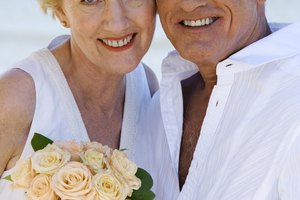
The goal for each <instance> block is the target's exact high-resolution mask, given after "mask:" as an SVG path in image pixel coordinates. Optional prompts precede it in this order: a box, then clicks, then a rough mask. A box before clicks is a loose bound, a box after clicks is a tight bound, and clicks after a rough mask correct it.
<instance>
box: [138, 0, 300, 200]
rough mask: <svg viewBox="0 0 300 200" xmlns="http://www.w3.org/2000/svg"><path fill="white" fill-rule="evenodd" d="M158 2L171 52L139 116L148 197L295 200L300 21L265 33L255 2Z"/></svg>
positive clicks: (298, 190)
mask: <svg viewBox="0 0 300 200" xmlns="http://www.w3.org/2000/svg"><path fill="white" fill-rule="evenodd" d="M157 7H158V13H159V15H160V19H161V23H162V26H163V28H164V30H165V32H166V34H167V36H168V38H169V39H170V41H171V42H172V44H173V45H174V47H175V48H176V50H177V51H178V52H179V54H180V55H179V54H178V53H177V52H172V53H170V54H169V56H168V57H167V58H166V59H165V60H164V62H163V65H162V73H163V75H162V81H161V89H160V92H159V93H157V94H156V95H155V97H154V98H153V100H152V102H151V104H150V106H149V109H148V112H147V115H146V117H145V118H144V119H142V120H141V124H140V138H139V144H138V145H139V146H138V148H137V156H138V159H137V162H138V163H140V164H141V165H142V166H143V167H145V168H146V169H148V170H149V171H150V172H151V173H152V176H153V178H154V189H155V191H156V196H157V198H156V199H158V200H174V199H180V200H225V199H226V200H238V199H239V200H245V199H251V200H254V199H255V200H276V199H282V200H296V199H300V42H299V39H298V38H299V37H300V24H299V23H298V24H294V25H290V26H288V27H286V28H283V29H282V30H279V31H277V32H274V33H271V30H270V28H269V25H268V23H267V20H266V17H265V8H264V7H265V2H264V0H158V1H157ZM183 58H185V59H186V60H185V59H183ZM187 60H189V61H191V62H189V61H187Z"/></svg>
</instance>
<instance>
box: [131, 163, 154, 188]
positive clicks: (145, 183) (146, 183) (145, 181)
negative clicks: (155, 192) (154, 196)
mask: <svg viewBox="0 0 300 200" xmlns="http://www.w3.org/2000/svg"><path fill="white" fill-rule="evenodd" d="M135 175H136V176H137V177H138V178H139V179H140V180H141V181H142V186H141V187H140V188H139V189H138V190H137V191H140V192H141V191H149V190H150V189H151V188H152V186H153V179H152V177H151V175H150V174H149V173H148V172H147V171H146V170H144V169H142V168H138V170H137V172H136V174H135Z"/></svg>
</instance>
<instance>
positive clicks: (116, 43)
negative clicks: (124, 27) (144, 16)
mask: <svg viewBox="0 0 300 200" xmlns="http://www.w3.org/2000/svg"><path fill="white" fill-rule="evenodd" d="M132 38H133V35H129V36H127V37H126V38H124V39H121V40H108V39H101V41H102V42H103V43H105V44H106V45H108V46H110V47H123V46H125V45H127V44H128V43H129V42H130V41H131V40H132Z"/></svg>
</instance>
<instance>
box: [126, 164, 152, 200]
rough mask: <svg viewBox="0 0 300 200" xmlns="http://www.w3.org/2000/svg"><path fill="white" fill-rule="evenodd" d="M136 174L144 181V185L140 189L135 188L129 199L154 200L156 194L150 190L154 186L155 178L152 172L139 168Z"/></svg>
mask: <svg viewBox="0 0 300 200" xmlns="http://www.w3.org/2000/svg"><path fill="white" fill-rule="evenodd" d="M135 175H136V176H137V177H138V178H139V179H140V180H141V181H142V186H141V187H140V188H139V189H138V190H134V191H133V193H132V196H131V197H130V198H128V199H131V200H153V199H154V198H155V194H154V193H153V192H152V191H150V189H151V188H152V186H153V180H152V177H151V176H150V174H149V173H148V172H147V171H145V170H144V169H142V168H138V170H137V172H136V174H135Z"/></svg>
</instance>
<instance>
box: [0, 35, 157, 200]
mask: <svg viewBox="0 0 300 200" xmlns="http://www.w3.org/2000/svg"><path fill="white" fill-rule="evenodd" d="M67 38H68V36H61V37H58V38H56V39H55V40H53V41H52V42H51V44H50V45H49V46H48V47H47V48H44V49H41V50H39V51H37V52H35V53H33V54H32V55H31V56H29V57H28V58H27V59H25V60H23V61H21V62H20V63H18V64H17V65H15V66H14V68H18V69H21V70H23V71H25V72H27V73H28V74H29V75H30V76H31V77H32V79H33V81H34V84H35V90H36V107H35V113H34V116H33V121H32V125H31V128H30V132H29V135H28V138H27V141H26V144H25V147H24V149H23V152H22V154H21V158H20V159H25V158H27V157H29V156H30V155H31V154H32V152H33V150H32V148H31V144H30V142H31V138H32V136H33V134H34V133H35V132H38V133H41V134H43V135H45V136H47V137H48V138H50V139H52V140H54V141H55V140H75V141H89V137H88V134H87V131H86V128H85V125H84V123H83V120H82V118H81V114H80V112H79V109H78V106H77V104H76V102H75V99H74V96H73V94H72V92H71V90H70V88H69V86H68V83H67V81H66V79H65V77H64V74H63V72H62V70H61V68H60V66H59V64H58V62H57V60H56V59H55V57H54V56H53V54H52V53H51V51H50V49H52V48H53V47H55V46H56V45H57V44H59V43H61V42H62V41H63V40H65V39H67ZM95 84H96V83H95ZM150 98H151V95H150V90H149V86H148V82H147V78H146V74H145V71H144V67H143V65H142V64H139V65H138V66H137V68H136V69H135V70H134V71H132V72H131V73H129V74H127V75H126V93H125V105H124V114H123V124H122V132H121V141H120V148H126V149H128V151H127V154H128V155H129V157H130V158H133V157H134V155H133V151H131V150H133V145H134V142H135V136H136V134H137V131H136V123H137V121H138V119H139V115H140V114H141V113H142V112H143V110H144V109H145V107H146V106H147V104H148V102H149V101H150ZM99 123H101V122H99ZM99 134H101V133H99ZM12 170H13V168H12V169H11V170H8V171H5V172H4V173H3V175H2V177H1V180H0V200H9V199H12V200H23V199H25V196H24V190H22V189H19V188H17V189H14V188H13V187H12V183H11V182H10V181H7V180H3V179H2V178H4V177H6V176H7V175H9V174H11V172H12Z"/></svg>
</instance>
